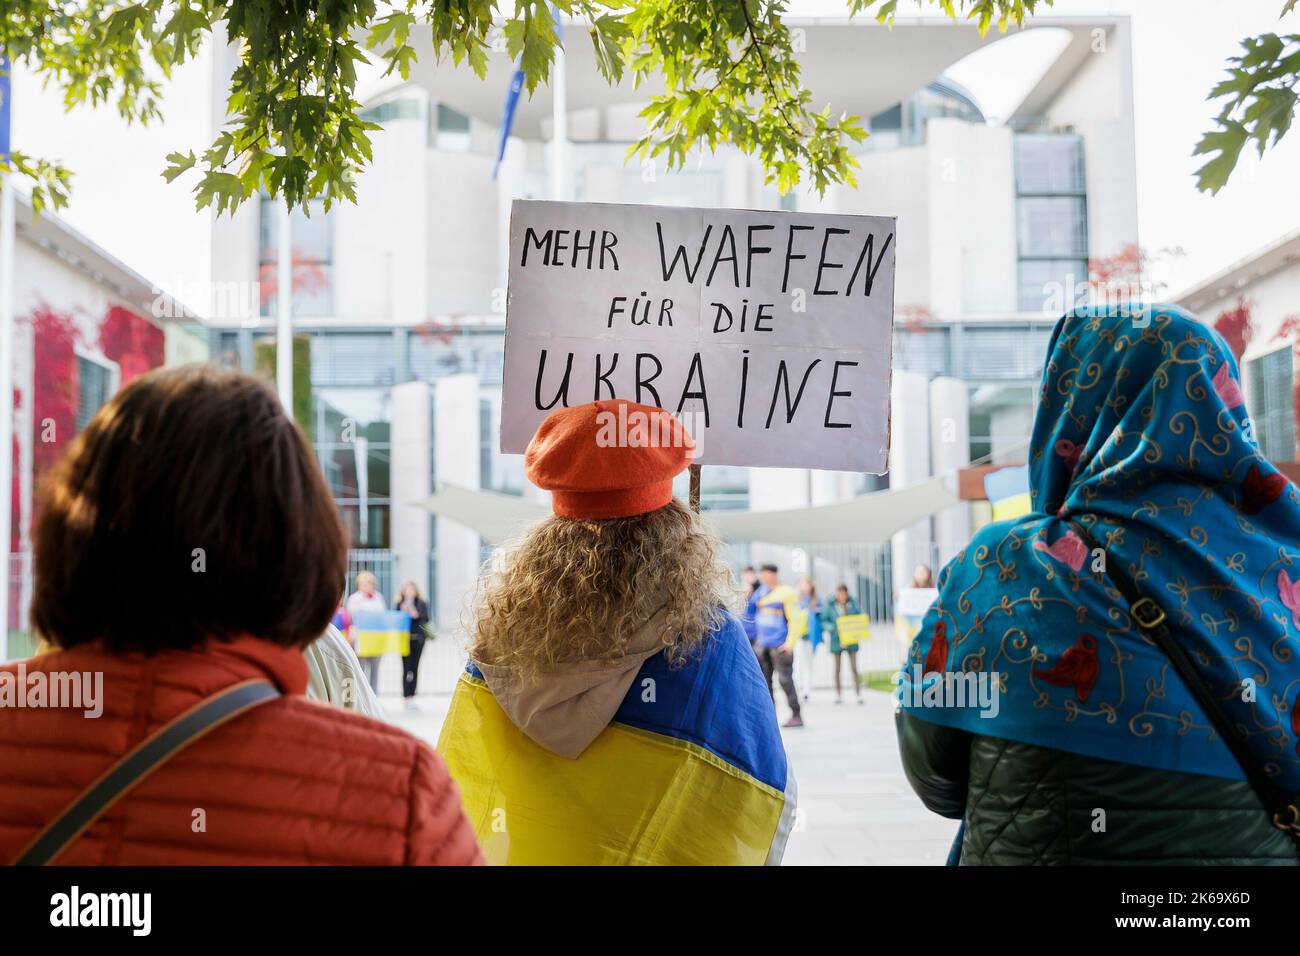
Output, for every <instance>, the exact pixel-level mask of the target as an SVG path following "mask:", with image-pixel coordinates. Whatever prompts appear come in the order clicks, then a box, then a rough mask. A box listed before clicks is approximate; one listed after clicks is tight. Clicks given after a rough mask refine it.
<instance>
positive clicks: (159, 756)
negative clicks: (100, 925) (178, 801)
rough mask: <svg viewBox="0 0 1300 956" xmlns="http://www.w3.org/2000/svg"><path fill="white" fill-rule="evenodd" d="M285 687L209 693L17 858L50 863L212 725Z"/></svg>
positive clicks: (262, 684) (260, 685)
mask: <svg viewBox="0 0 1300 956" xmlns="http://www.w3.org/2000/svg"><path fill="white" fill-rule="evenodd" d="M279 696H280V691H279V690H278V689H276V687H275V686H274V685H273V684H271V683H270V682H269V681H265V680H261V679H256V680H248V681H242V682H241V683H238V684H235V685H233V686H231V687H227V688H225V689H224V690H221V691H218V692H217V693H215V694H213V695H212V696H210V697H205V698H204V699H203V700H201V701H199V702H198V703H197V704H195V705H194V706H193V707H191V708H190V709H189V710H187V711H185V712H184V713H182V714H181V715H180V716H178V717H175V718H173V719H172V720H171V721H169V722H168V723H166V724H164V725H163V726H162V727H159V728H158V729H157V730H156V731H154V732H153V733H152V734H150V735H149V736H148V737H146V738H145V739H144V740H142V741H140V743H138V744H137V745H136V746H135V747H134V748H132V749H131V750H130V751H128V752H127V753H126V754H124V755H123V756H122V757H121V759H119V760H118V761H117V762H116V763H114V764H113V765H112V766H111V767H109V768H108V769H107V770H105V771H104V773H103V774H101V775H100V777H99V779H97V780H96V781H95V782H94V783H92V784H91V785H90V786H88V787H87V788H86V789H85V790H83V791H82V792H81V793H80V794H78V795H77V796H76V797H75V798H74V799H73V801H72V802H71V803H69V804H68V805H67V806H66V807H64V808H63V810H62V811H60V812H59V814H58V816H56V817H55V818H54V819H53V820H51V821H50V822H49V823H47V824H46V825H45V827H44V828H43V829H42V830H41V832H40V833H38V834H37V835H36V836H35V838H33V839H32V842H31V843H29V844H28V845H27V848H26V849H25V850H23V852H22V853H20V854H18V859H17V860H15V861H14V862H15V864H16V865H17V866H44V865H45V864H47V863H49V862H50V861H52V860H53V859H55V858H56V857H57V856H58V855H59V854H60V853H62V852H63V851H64V850H65V849H67V847H68V845H69V844H71V843H72V842H73V841H74V840H76V839H77V837H79V836H81V834H82V833H84V832H85V831H86V829H87V828H88V827H90V825H91V824H93V823H94V822H95V821H96V820H98V819H99V818H100V817H101V816H102V815H103V814H104V813H105V811H107V810H108V809H109V808H110V807H111V806H113V804H115V803H117V801H118V800H120V799H122V797H124V796H126V795H127V794H128V793H129V792H130V791H131V790H132V789H133V788H134V787H135V785H136V784H138V783H140V782H141V781H142V780H144V779H145V778H146V777H148V776H149V775H150V774H151V773H153V772H154V771H155V770H157V769H158V768H159V767H161V766H162V765H163V764H165V763H166V762H167V761H168V760H170V759H171V758H172V757H174V756H176V755H177V754H178V753H180V752H181V751H182V750H184V749H185V748H186V747H188V746H189V745H190V744H192V743H194V742H195V741H196V740H198V739H199V738H200V737H202V736H204V735H205V734H207V733H208V732H209V731H211V730H214V729H215V728H217V727H220V726H221V725H222V724H224V723H226V722H227V721H229V720H233V719H234V718H235V717H238V716H239V715H240V714H242V713H245V712H246V711H248V710H250V709H252V708H253V707H256V706H257V705H258V704H263V703H266V702H267V701H270V700H275V699H276V698H277V697H279Z"/></svg>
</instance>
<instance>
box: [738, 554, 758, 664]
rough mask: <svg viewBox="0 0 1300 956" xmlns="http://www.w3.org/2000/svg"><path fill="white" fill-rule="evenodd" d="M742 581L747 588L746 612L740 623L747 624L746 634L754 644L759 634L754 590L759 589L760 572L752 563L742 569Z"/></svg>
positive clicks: (751, 643) (745, 588)
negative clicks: (755, 619)
mask: <svg viewBox="0 0 1300 956" xmlns="http://www.w3.org/2000/svg"><path fill="white" fill-rule="evenodd" d="M740 583H741V585H742V586H743V587H744V590H745V613H744V614H742V615H741V618H740V623H741V624H743V625H744V626H745V636H746V637H748V638H749V643H750V645H751V646H753V643H754V639H755V638H756V637H757V636H758V630H757V625H756V623H755V621H754V615H755V613H756V609H755V607H754V592H755V591H757V590H758V572H757V571H755V570H754V566H753V565H752V564H747V565H745V566H744V568H742V569H741V571H740Z"/></svg>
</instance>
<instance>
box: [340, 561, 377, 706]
mask: <svg viewBox="0 0 1300 956" xmlns="http://www.w3.org/2000/svg"><path fill="white" fill-rule="evenodd" d="M378 586H379V581H378V580H377V579H376V578H375V576H374V575H373V574H372V573H370V572H369V571H362V572H361V573H360V574H358V575H357V589H356V590H355V591H354V592H352V594H350V595H348V599H347V601H346V602H345V603H344V605H343V606H344V608H345V609H346V610H347V612H348V620H349V621H353V622H354V621H356V619H357V614H358V613H364V612H366V611H375V612H379V613H382V612H384V611H387V610H388V603H387V602H386V601H385V600H384V596H383V595H382V594H380V593H379V591H378V590H376V589H377V588H378ZM348 627H349V630H350V631H351V632H352V633H349V634H348V640H349V641H350V642H351V643H352V647H353V648H354V649H355V648H356V646H357V637H356V633H355V631H356V625H355V624H349V625H348ZM379 661H380V658H378V657H363V658H361V669H362V670H363V671H365V673H366V679H367V680H369V681H370V689H371V690H373V691H374V692H375V693H376V694H378V693H379Z"/></svg>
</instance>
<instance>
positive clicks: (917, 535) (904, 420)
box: [889, 369, 932, 591]
mask: <svg viewBox="0 0 1300 956" xmlns="http://www.w3.org/2000/svg"><path fill="white" fill-rule="evenodd" d="M890 421H891V426H890V428H891V431H890V435H891V440H890V448H889V487H890V488H906V487H907V486H909V485H914V484H916V483H917V482H920V481H924V480H925V479H926V478H929V477H930V441H929V437H928V436H929V431H930V387H929V383H928V382H927V381H926V378H925V376H924V375H922V374H920V373H919V372H908V371H903V370H900V369H894V375H893V382H892V384H891V386H890ZM893 561H894V590H895V591H897V590H898V589H899V588H900V587H905V586H906V585H907V583H908V582H909V581H910V580H911V579H912V568H913V566H915V565H916V564H918V563H922V562H924V563H926V564H929V563H931V561H932V558H931V555H930V519H929V518H925V519H922V520H921V521H918V522H916V524H914V525H911V526H910V527H908V528H904V529H903V530H902V531H900V532H898V533H897V534H896V535H894V538H893Z"/></svg>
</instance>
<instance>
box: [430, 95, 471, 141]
mask: <svg viewBox="0 0 1300 956" xmlns="http://www.w3.org/2000/svg"><path fill="white" fill-rule="evenodd" d="M437 123H438V131H437V133H436V134H435V139H434V142H435V145H436V146H437V147H438V149H446V150H454V151H456V152H460V153H464V152H468V151H469V148H470V132H469V117H468V116H466V115H465V114H464V113H458V112H457V111H456V110H454V109H452V108H451V107H450V106H443V105H442V104H441V103H439V104H438V118H437Z"/></svg>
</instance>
